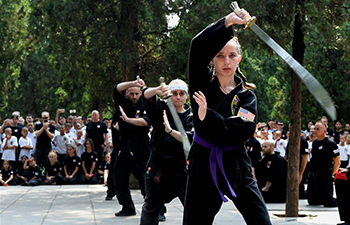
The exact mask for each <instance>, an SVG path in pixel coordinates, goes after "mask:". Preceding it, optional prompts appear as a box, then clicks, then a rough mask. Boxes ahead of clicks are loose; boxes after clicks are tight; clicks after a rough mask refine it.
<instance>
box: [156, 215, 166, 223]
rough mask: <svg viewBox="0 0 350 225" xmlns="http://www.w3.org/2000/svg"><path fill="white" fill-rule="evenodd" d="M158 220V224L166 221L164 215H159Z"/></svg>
mask: <svg viewBox="0 0 350 225" xmlns="http://www.w3.org/2000/svg"><path fill="white" fill-rule="evenodd" d="M158 220H159V222H164V221H165V220H166V218H165V216H164V213H161V214H159V216H158Z"/></svg>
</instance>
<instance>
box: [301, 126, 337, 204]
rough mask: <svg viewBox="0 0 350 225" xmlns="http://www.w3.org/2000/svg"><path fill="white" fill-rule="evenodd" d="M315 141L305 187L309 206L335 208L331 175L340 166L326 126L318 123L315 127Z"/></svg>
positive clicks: (334, 145)
mask: <svg viewBox="0 0 350 225" xmlns="http://www.w3.org/2000/svg"><path fill="white" fill-rule="evenodd" d="M315 136H316V138H317V139H316V140H315V141H314V142H313V144H312V150H311V153H312V158H311V161H310V174H309V180H308V187H307V195H308V202H309V204H310V205H324V206H325V207H336V206H337V200H336V199H335V198H334V197H333V175H334V174H335V173H336V172H337V170H338V168H339V165H340V157H339V150H338V146H337V144H335V143H334V141H333V140H332V139H331V138H329V137H327V125H326V124H325V123H323V122H322V121H319V122H317V123H316V125H315Z"/></svg>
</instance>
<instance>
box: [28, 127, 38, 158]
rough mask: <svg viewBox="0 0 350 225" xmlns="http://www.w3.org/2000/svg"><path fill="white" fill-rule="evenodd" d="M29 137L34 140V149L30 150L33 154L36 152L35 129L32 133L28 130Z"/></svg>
mask: <svg viewBox="0 0 350 225" xmlns="http://www.w3.org/2000/svg"><path fill="white" fill-rule="evenodd" d="M27 138H30V140H31V141H32V145H33V149H32V150H31V151H30V154H33V153H34V152H35V146H36V135H35V131H34V132H33V133H30V131H28V135H27Z"/></svg>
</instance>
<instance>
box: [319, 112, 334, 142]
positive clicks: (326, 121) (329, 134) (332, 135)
mask: <svg viewBox="0 0 350 225" xmlns="http://www.w3.org/2000/svg"><path fill="white" fill-rule="evenodd" d="M321 122H322V123H324V124H325V125H326V126H327V133H326V135H327V137H329V138H332V140H333V139H334V131H333V130H332V129H331V128H330V127H329V124H328V118H327V117H326V116H322V118H321Z"/></svg>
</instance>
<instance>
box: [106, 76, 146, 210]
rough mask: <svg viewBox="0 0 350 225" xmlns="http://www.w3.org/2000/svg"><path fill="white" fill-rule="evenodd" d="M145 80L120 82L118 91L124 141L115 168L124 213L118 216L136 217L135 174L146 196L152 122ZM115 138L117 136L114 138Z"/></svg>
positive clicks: (121, 139)
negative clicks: (132, 189) (131, 179)
mask: <svg viewBox="0 0 350 225" xmlns="http://www.w3.org/2000/svg"><path fill="white" fill-rule="evenodd" d="M144 84H145V83H144V82H143V80H141V79H140V80H135V81H127V82H122V83H119V84H118V85H117V86H115V88H114V103H115V105H116V107H118V108H117V113H118V114H119V115H120V117H119V119H118V120H117V123H118V126H119V132H120V133H119V134H120V142H119V145H117V146H116V149H115V150H116V151H118V154H117V157H116V161H115V163H114V168H113V176H114V184H115V190H116V195H117V199H118V201H119V204H120V205H122V210H121V211H120V212H117V213H115V215H116V216H130V215H135V214H136V211H135V205H134V202H133V200H132V197H131V194H130V188H129V177H130V174H133V175H134V177H135V178H136V179H137V180H138V183H139V186H140V190H141V194H142V195H143V196H145V195H146V194H145V180H144V176H143V174H144V171H145V168H146V164H147V160H148V158H149V152H150V149H149V136H148V133H149V120H148V117H147V114H146V113H145V106H144V103H143V99H142V98H141V95H142V92H141V86H143V85H144ZM112 138H113V137H112Z"/></svg>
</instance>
